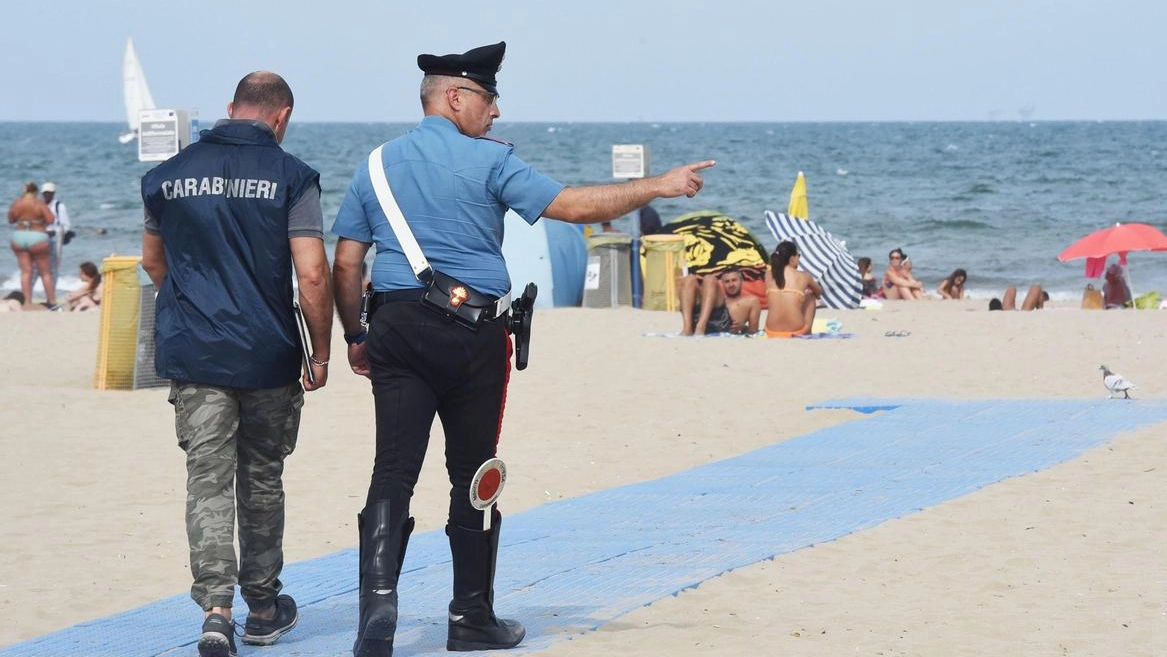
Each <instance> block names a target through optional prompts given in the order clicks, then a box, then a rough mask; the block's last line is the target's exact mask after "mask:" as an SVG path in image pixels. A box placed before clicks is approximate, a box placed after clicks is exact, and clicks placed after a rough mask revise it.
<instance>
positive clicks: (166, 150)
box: [138, 109, 199, 162]
mask: <svg viewBox="0 0 1167 657" xmlns="http://www.w3.org/2000/svg"><path fill="white" fill-rule="evenodd" d="M198 117H199V113H198V112H197V111H194V110H173V109H148V110H141V111H139V112H138V160H139V161H141V162H162V161H165V160H169V159H170V158H171V157H173V156H174V155H176V154H178V151H181V150H182V149H184V148H186V147H187V146H188V145H189V144H190V143H191V142H193V141H198V138H199V118H198Z"/></svg>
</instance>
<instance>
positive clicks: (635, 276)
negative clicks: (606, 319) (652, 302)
mask: <svg viewBox="0 0 1167 657" xmlns="http://www.w3.org/2000/svg"><path fill="white" fill-rule="evenodd" d="M632 214H633V216H632V230H631V231H629V232H630V233H631V234H632V247H631V251H632V253H631V256H632V258H631V260H632V262H631V266H632V307H633V308H640V306H641V296H642V290H641V281H640V210H637V211H636V212H634V213H632Z"/></svg>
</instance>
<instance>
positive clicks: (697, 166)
mask: <svg viewBox="0 0 1167 657" xmlns="http://www.w3.org/2000/svg"><path fill="white" fill-rule="evenodd" d="M716 164H717V160H702V161H700V162H694V163H692V164H689V165H687V168H688V169H689V170H690V171H700V170H702V169H708V168H709V167H711V166H714V165H716Z"/></svg>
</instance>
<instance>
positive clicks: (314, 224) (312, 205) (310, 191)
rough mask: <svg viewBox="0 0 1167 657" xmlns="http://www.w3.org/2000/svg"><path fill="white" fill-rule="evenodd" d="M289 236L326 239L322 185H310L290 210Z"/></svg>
mask: <svg viewBox="0 0 1167 657" xmlns="http://www.w3.org/2000/svg"><path fill="white" fill-rule="evenodd" d="M288 237H289V238H291V237H318V238H320V239H324V213H323V212H322V211H321V209H320V185H319V184H318V183H317V184H312V185H308V187H307V189H305V190H304V193H302V194H300V198H299V199H298V200H297V201H296V203H295V204H294V205H293V206H292V209H291V211H290V212H288Z"/></svg>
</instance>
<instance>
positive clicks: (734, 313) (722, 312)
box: [680, 267, 762, 335]
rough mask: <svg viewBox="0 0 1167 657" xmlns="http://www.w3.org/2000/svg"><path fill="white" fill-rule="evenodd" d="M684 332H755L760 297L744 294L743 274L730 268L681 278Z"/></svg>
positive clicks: (699, 333)
mask: <svg viewBox="0 0 1167 657" xmlns="http://www.w3.org/2000/svg"><path fill="white" fill-rule="evenodd" d="M680 294H681V335H694V334H696V335H708V334H710V333H746V332H748V333H754V332H756V331H757V330H758V322H759V318H760V317H761V313H762V302H761V301H759V300H758V298H757V297H754V296H752V295H748V294H742V275H741V271H739V270H738V269H737V267H730V268H728V269H726V270H725V271H724V272H722V274H721V278H720V279H718V276H717V275H716V274H704V275H697V274H689V275H688V276H684V277H682V278H681V289H680Z"/></svg>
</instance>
